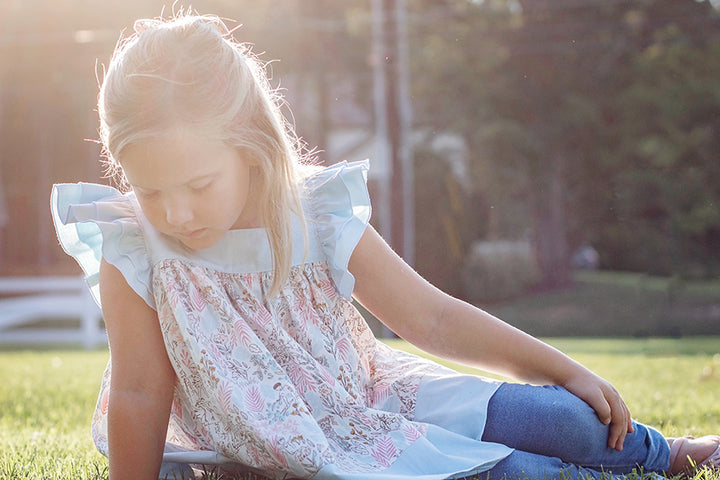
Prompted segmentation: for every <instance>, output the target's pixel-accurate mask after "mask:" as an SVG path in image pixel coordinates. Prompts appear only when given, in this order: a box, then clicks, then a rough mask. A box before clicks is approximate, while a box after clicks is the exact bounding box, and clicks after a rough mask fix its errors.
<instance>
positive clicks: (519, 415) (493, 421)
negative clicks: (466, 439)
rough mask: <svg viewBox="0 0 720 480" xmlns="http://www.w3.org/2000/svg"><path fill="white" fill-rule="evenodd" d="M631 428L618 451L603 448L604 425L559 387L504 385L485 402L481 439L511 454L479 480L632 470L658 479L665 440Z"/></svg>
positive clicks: (664, 464)
mask: <svg viewBox="0 0 720 480" xmlns="http://www.w3.org/2000/svg"><path fill="white" fill-rule="evenodd" d="M633 425H634V427H635V431H634V432H633V433H629V434H628V435H627V437H625V443H624V445H623V450H622V452H618V451H616V450H614V449H611V448H609V447H608V446H607V439H608V426H607V425H603V424H602V423H601V422H600V421H599V420H598V418H597V416H596V415H595V411H594V410H593V409H592V408H590V406H589V405H588V404H587V403H585V402H584V401H582V400H580V399H579V398H577V397H576V396H574V395H572V394H571V393H569V392H568V391H567V390H565V389H564V388H562V387H558V386H544V387H537V386H531V385H519V384H511V383H505V384H503V385H502V386H500V388H498V390H497V391H496V392H495V394H494V395H493V396H492V398H491V399H490V403H489V405H488V416H487V422H486V425H485V430H484V433H483V436H482V439H483V440H486V441H489V442H496V443H502V444H504V445H507V446H509V447H512V448H515V451H514V452H513V453H511V454H510V455H509V456H508V457H506V458H505V459H503V460H502V461H500V462H499V463H498V464H497V465H495V467H493V468H492V469H491V470H490V471H489V472H485V473H483V474H482V475H481V478H485V477H486V476H487V477H488V478H490V479H491V480H500V479H502V478H503V477H507V478H508V479H513V478H518V479H523V478H532V479H540V480H542V479H545V478H546V479H558V478H561V479H563V480H564V479H568V480H569V479H578V478H598V479H600V478H611V475H610V474H612V475H616V476H622V475H624V474H627V473H631V472H632V471H633V469H638V471H640V470H642V471H644V472H656V473H659V474H662V473H663V472H664V471H665V470H667V469H668V468H669V466H670V447H669V446H668V444H667V441H666V440H665V438H664V437H663V436H662V434H660V432H658V431H657V430H655V429H653V428H651V427H648V426H646V425H642V424H640V423H636V422H634V423H633Z"/></svg>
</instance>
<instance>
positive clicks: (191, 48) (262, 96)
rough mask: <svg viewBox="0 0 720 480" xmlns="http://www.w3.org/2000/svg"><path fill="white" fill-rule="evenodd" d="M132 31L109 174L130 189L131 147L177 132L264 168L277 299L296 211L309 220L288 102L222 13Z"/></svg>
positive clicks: (116, 94) (109, 75)
mask: <svg viewBox="0 0 720 480" xmlns="http://www.w3.org/2000/svg"><path fill="white" fill-rule="evenodd" d="M134 29H135V32H134V33H133V34H132V35H131V36H130V37H128V38H125V39H121V41H120V42H119V43H118V45H117V47H116V49H115V52H114V54H113V57H112V60H111V61H110V64H109V66H108V69H107V72H106V74H105V77H104V80H103V82H102V86H101V87H100V94H99V98H98V113H99V116H100V138H101V141H102V145H103V149H104V156H105V158H106V165H107V168H108V173H109V174H110V175H111V176H115V177H116V178H117V179H119V180H120V181H121V182H122V183H123V184H124V183H125V182H124V178H123V174H122V166H121V162H120V161H119V158H120V157H121V154H122V151H123V149H124V148H125V147H126V146H128V145H130V144H133V143H136V142H139V141H142V140H144V139H148V138H153V137H156V136H158V135H162V134H163V133H164V132H167V131H168V130H170V129H173V128H176V127H178V126H181V127H184V128H190V129H192V130H193V131H195V132H199V133H200V134H202V135H213V136H215V137H216V138H218V139H220V140H222V141H224V142H226V143H227V144H228V145H230V146H232V147H234V148H237V149H238V150H239V151H240V152H241V153H242V154H243V155H245V156H247V157H248V159H250V160H252V161H253V162H254V163H257V165H258V173H259V174H258V180H259V181H258V182H256V183H257V185H256V187H255V190H254V191H253V195H256V196H257V198H258V204H259V205H260V214H261V218H262V220H263V224H264V226H265V228H266V232H267V236H268V241H269V243H270V246H271V248H272V254H273V269H274V278H273V284H272V287H271V289H270V295H271V296H274V295H275V294H277V293H279V291H280V288H281V286H282V285H283V284H284V282H285V281H286V280H287V278H288V276H289V273H290V267H291V258H292V245H291V239H292V235H291V225H290V223H291V212H294V213H295V214H297V215H298V216H300V218H303V211H302V205H301V201H300V198H299V192H298V186H299V185H300V181H301V179H302V176H303V175H304V172H305V170H304V169H303V168H302V161H301V160H302V155H301V145H300V142H299V141H298V139H297V137H296V136H295V134H294V133H293V131H292V128H290V126H289V125H288V123H287V121H286V120H285V118H284V117H283V115H282V114H281V112H280V105H281V97H280V96H279V95H278V94H277V92H276V91H275V90H273V89H272V88H271V87H270V85H269V82H268V79H267V76H266V75H265V70H264V66H263V65H262V64H261V63H260V61H259V60H258V59H257V58H256V57H255V56H254V55H253V54H252V52H251V51H250V49H249V47H247V46H246V45H243V44H239V43H237V42H235V41H234V40H233V38H232V32H231V31H230V30H229V29H228V28H227V27H226V26H225V24H224V23H223V22H222V20H220V19H219V18H218V17H216V16H206V15H203V16H199V15H191V14H183V13H182V12H180V13H179V14H177V15H175V16H174V17H173V18H170V19H148V20H138V21H137V22H135V28H134ZM302 223H303V225H304V222H302ZM305 235H306V236H307V233H305ZM306 244H307V242H306Z"/></svg>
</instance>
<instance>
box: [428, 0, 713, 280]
mask: <svg viewBox="0 0 720 480" xmlns="http://www.w3.org/2000/svg"><path fill="white" fill-rule="evenodd" d="M518 5H519V7H520V8H517V6H518ZM419 8H421V9H424V10H423V12H425V15H432V18H433V19H434V20H433V21H429V22H425V23H424V24H422V25H421V26H419V27H418V28H416V29H415V30H414V31H415V34H416V37H415V38H416V45H418V47H417V48H415V50H414V53H415V54H416V56H415V63H414V65H415V69H416V75H415V79H416V80H415V85H414V86H415V88H416V111H417V112H419V113H421V114H422V120H421V121H422V123H424V124H426V125H429V126H431V127H432V128H433V129H435V130H436V131H453V132H456V133H458V134H459V135H461V136H462V137H463V138H464V139H465V141H466V143H467V145H468V146H469V148H470V152H471V163H472V167H473V169H474V172H475V177H474V179H475V182H474V183H475V185H476V186H477V188H478V189H479V190H480V192H482V194H483V195H484V196H486V198H487V203H488V204H489V205H491V206H493V207H494V208H493V211H494V212H495V213H493V214H492V215H486V214H484V213H483V214H481V217H482V218H487V219H489V220H490V224H489V226H490V228H489V229H488V234H489V235H490V236H493V235H494V236H516V237H517V236H519V235H521V234H522V233H523V232H522V229H521V228H520V225H521V224H523V223H526V224H527V225H529V226H530V227H531V231H532V233H531V235H532V239H533V242H534V244H535V249H536V255H537V258H538V261H539V264H540V267H541V270H542V273H543V278H544V283H545V285H546V286H558V285H562V284H564V283H566V282H567V281H568V278H569V276H568V274H569V260H570V257H571V252H572V250H573V249H574V248H575V246H576V245H578V244H580V243H583V242H586V241H592V242H596V243H599V245H598V246H599V247H601V254H603V259H604V263H605V265H608V266H612V267H614V268H626V269H627V268H636V269H641V270H645V271H648V270H662V272H663V273H672V272H675V271H676V270H677V269H681V268H682V267H683V264H687V262H688V261H689V259H690V258H691V257H692V258H694V259H695V261H700V262H703V261H704V260H705V259H707V258H708V255H710V254H712V255H715V256H716V257H717V254H718V252H717V250H718V249H719V248H720V243H718V242H717V229H718V225H720V222H718V219H717V205H718V202H719V200H720V198H719V197H718V192H717V189H716V187H714V186H715V185H717V184H718V182H717V180H716V174H715V173H713V172H716V171H717V168H718V166H717V164H718V162H717V152H718V151H720V150H719V149H718V145H717V139H716V138H713V135H711V134H710V133H709V132H713V131H714V132H717V131H718V128H717V123H716V122H717V118H718V115H717V108H718V105H719V102H718V101H717V93H716V92H717V91H718V88H717V87H718V78H719V77H718V76H717V70H716V67H715V66H714V65H716V63H717V61H718V60H717V59H718V58H720V57H718V55H717V52H716V51H714V50H713V49H714V48H716V47H713V46H712V44H713V42H714V40H713V39H714V38H716V37H717V34H718V20H717V13H716V12H715V11H714V10H713V9H712V7H710V6H709V4H708V3H707V2H695V1H690V0H687V1H672V0H649V1H647V2H623V1H618V2H599V1H597V2H596V1H587V0H564V1H562V2H549V1H539V0H528V1H520V2H510V1H500V0H497V1H486V2H470V1H467V0H445V1H443V2H440V3H435V2H432V3H431V4H429V5H422V7H419ZM425 18H427V17H425ZM668 32H675V33H673V34H672V35H670V34H669V33H668ZM420 45H421V46H420ZM691 53H692V54H691ZM701 99H702V101H700V100H701ZM418 116H420V115H418ZM715 137H717V135H715ZM663 159H664V160H663ZM643 161H644V162H645V164H643V163H642V162H643ZM657 162H661V163H662V164H663V165H662V166H661V167H659V166H658V165H657ZM713 162H714V163H713ZM648 163H651V164H654V165H655V166H654V167H653V168H647V167H648V165H647V164H648ZM702 179H706V180H702ZM641 187H642V188H641ZM658 202H662V204H663V208H657V204H658ZM518 205H520V206H522V209H518ZM643 205H645V206H643ZM648 205H649V206H652V208H650V209H648V208H646V207H647V206H648ZM511 212H512V214H514V215H515V218H513V219H510V220H508V219H507V218H506V217H509V216H511ZM518 212H520V220H519V221H518V220H517V218H518V217H517V215H518ZM497 216H500V217H502V218H501V219H499V220H498V219H497ZM653 216H654V220H653V219H652V218H653ZM523 217H524V218H523ZM659 225H662V226H663V227H662V228H660V227H659ZM628 237H630V238H633V239H635V240H634V241H632V242H628V241H627V240H628ZM711 244H714V245H717V246H714V247H710V245H711ZM660 246H662V249H661V250H658V249H659V248H660ZM713 248H714V253H713V252H711V251H710V250H712V249H713ZM669 250H673V251H674V252H681V253H678V254H676V255H671V256H668V255H666V254H667V252H668V251H669ZM642 252H649V254H648V255H645V257H646V258H643V254H642ZM648 257H649V258H648ZM658 257H662V258H658ZM683 257H684V258H683ZM632 258H634V259H635V260H636V261H631V259H632ZM683 262H684V263H683ZM663 263H665V265H664V266H663V268H662V269H660V268H657V267H659V266H660V265H661V264H663Z"/></svg>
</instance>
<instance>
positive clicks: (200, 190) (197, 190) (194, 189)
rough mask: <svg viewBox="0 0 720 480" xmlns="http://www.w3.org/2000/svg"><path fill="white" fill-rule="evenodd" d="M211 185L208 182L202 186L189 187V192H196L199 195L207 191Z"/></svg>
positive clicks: (210, 182)
mask: <svg viewBox="0 0 720 480" xmlns="http://www.w3.org/2000/svg"><path fill="white" fill-rule="evenodd" d="M212 183H213V182H212V180H210V181H209V182H206V183H203V184H202V185H199V186H191V187H190V190H192V191H193V192H196V193H201V192H204V191H205V190H207V189H209V188H210V186H211V185H212Z"/></svg>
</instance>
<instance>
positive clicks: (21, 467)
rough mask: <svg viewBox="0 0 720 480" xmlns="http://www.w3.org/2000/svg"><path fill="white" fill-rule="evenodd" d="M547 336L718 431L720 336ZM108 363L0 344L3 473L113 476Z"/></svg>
mask: <svg viewBox="0 0 720 480" xmlns="http://www.w3.org/2000/svg"><path fill="white" fill-rule="evenodd" d="M548 341H549V342H550V343H551V344H553V345H555V346H557V347H558V348H560V349H561V350H563V351H565V352H566V353H568V354H569V355H571V356H572V357H574V358H576V359H577V360H579V361H580V362H582V363H584V364H585V365H587V366H589V367H590V368H592V369H594V370H595V371H596V372H598V373H599V374H601V375H603V376H605V377H606V378H608V379H609V380H611V381H612V382H613V383H614V384H615V385H616V386H617V388H618V389H619V390H620V391H621V392H622V393H623V394H624V396H625V398H626V400H627V402H628V404H629V406H630V408H631V410H632V412H633V414H634V416H635V417H636V418H639V419H641V420H642V421H644V422H646V423H649V424H651V425H654V426H656V427H658V428H660V429H661V430H662V431H663V432H664V433H666V434H667V435H681V434H695V435H701V434H704V433H708V432H711V433H716V432H720V403H718V402H717V401H716V398H717V392H718V391H720V337H702V338H683V339H679V340H672V339H560V338H554V339H548ZM390 343H391V344H393V346H396V347H399V348H405V349H409V350H412V348H411V347H409V346H408V345H407V344H405V343H403V342H400V341H395V340H394V341H390ZM106 361H107V352H105V351H90V352H87V351H79V350H41V351H32V352H30V351H0V378H1V379H2V382H0V414H1V417H0V480H9V479H43V480H54V479H74V480H76V479H77V480H83V479H93V480H99V479H105V478H107V462H106V460H105V459H104V458H103V457H102V456H101V455H99V454H98V453H96V452H95V450H94V447H93V445H92V442H91V440H90V437H89V423H90V415H91V413H92V411H93V408H94V404H95V396H96V394H97V388H98V384H99V380H100V376H101V373H102V370H103V368H104V365H105V362H106ZM458 368H460V369H463V370H467V371H471V370H468V369H465V368H463V367H458ZM715 479H716V480H717V479H720V475H718V476H715Z"/></svg>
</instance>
